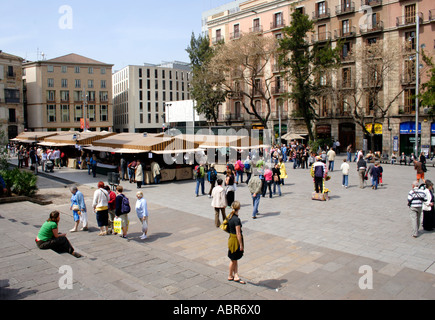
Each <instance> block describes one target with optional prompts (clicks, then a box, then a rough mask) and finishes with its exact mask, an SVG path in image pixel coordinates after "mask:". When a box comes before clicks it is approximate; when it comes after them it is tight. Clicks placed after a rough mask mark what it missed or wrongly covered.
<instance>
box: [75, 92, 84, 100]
mask: <svg viewBox="0 0 435 320" xmlns="http://www.w3.org/2000/svg"><path fill="white" fill-rule="evenodd" d="M73 98H74V101H76V102H79V101H83V94H82V92H81V91H74V97H73Z"/></svg>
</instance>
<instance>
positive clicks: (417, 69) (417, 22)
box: [414, 12, 420, 158]
mask: <svg viewBox="0 0 435 320" xmlns="http://www.w3.org/2000/svg"><path fill="white" fill-rule="evenodd" d="M415 29H416V30H415V33H416V35H415V37H416V38H415V40H416V44H415V45H416V50H415V146H414V151H415V157H416V158H417V157H418V127H419V126H418V109H419V101H418V95H419V80H420V79H419V78H420V62H419V61H420V60H419V50H420V43H419V33H420V17H419V16H418V12H416V13H415Z"/></svg>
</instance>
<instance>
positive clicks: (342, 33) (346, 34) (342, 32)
mask: <svg viewBox="0 0 435 320" xmlns="http://www.w3.org/2000/svg"><path fill="white" fill-rule="evenodd" d="M334 36H335V39H337V38H350V37H355V36H356V28H355V27H349V28H347V29H338V30H335V31H334Z"/></svg>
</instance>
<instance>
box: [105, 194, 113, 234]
mask: <svg viewBox="0 0 435 320" xmlns="http://www.w3.org/2000/svg"><path fill="white" fill-rule="evenodd" d="M104 190H106V191H107V193H108V194H109V210H108V213H109V230H108V234H112V233H114V231H113V222H114V221H115V217H116V212H115V211H116V193H115V192H113V191H112V190H110V186H104Z"/></svg>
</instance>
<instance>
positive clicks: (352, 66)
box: [207, 0, 435, 155]
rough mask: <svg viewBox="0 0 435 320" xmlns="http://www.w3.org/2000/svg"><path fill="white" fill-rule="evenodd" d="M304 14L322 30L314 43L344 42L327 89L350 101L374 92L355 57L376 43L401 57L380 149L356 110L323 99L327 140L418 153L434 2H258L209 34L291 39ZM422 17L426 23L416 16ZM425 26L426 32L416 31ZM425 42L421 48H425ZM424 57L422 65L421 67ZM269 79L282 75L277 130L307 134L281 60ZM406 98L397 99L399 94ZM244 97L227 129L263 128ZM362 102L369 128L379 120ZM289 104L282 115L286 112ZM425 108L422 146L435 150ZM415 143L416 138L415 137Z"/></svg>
mask: <svg viewBox="0 0 435 320" xmlns="http://www.w3.org/2000/svg"><path fill="white" fill-rule="evenodd" d="M294 10H300V11H301V12H303V13H304V14H306V15H308V16H309V18H310V19H311V20H312V21H313V22H314V29H313V32H312V33H311V34H309V35H308V38H307V39H306V40H307V42H309V43H310V44H312V45H314V44H315V43H319V44H322V43H326V42H327V40H331V41H332V46H333V47H335V46H336V45H337V43H338V42H339V41H341V42H342V43H343V48H342V50H341V52H340V56H341V65H340V68H339V69H338V70H337V71H336V72H335V74H333V75H326V74H325V77H324V78H322V81H324V82H325V85H331V86H333V87H334V88H335V91H336V92H339V93H340V94H341V96H342V97H344V96H345V95H346V94H345V92H346V90H350V89H353V88H354V87H355V86H360V87H362V88H364V86H367V78H368V77H369V76H368V75H367V72H365V70H364V67H363V65H362V61H361V60H358V58H357V57H356V56H355V55H353V54H352V53H354V52H355V49H356V48H358V47H361V46H365V45H370V44H373V43H381V44H383V50H385V52H388V51H393V50H394V51H395V52H397V61H396V64H395V67H394V68H393V69H392V70H391V72H390V75H389V76H388V79H387V78H385V79H384V80H383V83H382V85H381V90H380V92H379V99H380V101H382V102H383V103H384V104H387V103H388V102H389V101H392V100H394V102H393V103H392V104H391V107H390V108H389V111H388V113H387V115H386V116H385V117H384V118H383V120H382V121H381V122H380V123H377V130H376V132H377V135H376V137H375V145H374V146H371V145H367V142H368V140H369V139H368V137H365V136H364V134H363V130H362V128H361V127H360V126H359V125H357V124H356V123H355V121H354V119H353V118H352V117H351V116H350V110H349V104H348V103H347V101H346V100H345V99H346V98H343V99H338V101H337V99H336V98H335V97H332V95H330V94H329V95H328V94H326V95H325V96H322V97H317V108H318V109H317V113H318V115H319V117H320V119H319V120H318V121H316V122H315V123H314V127H315V129H316V134H317V136H318V137H320V138H331V139H332V140H338V141H340V143H341V145H342V146H347V145H349V144H352V145H353V146H354V147H356V148H359V149H362V148H364V147H366V148H368V149H375V150H376V151H381V152H383V153H384V154H391V152H393V151H396V152H398V153H399V152H405V153H406V154H408V155H409V154H410V153H412V152H414V150H413V144H414V141H415V122H416V117H415V115H416V102H415V97H414V96H415V93H416V73H417V71H416V65H418V64H421V65H422V66H421V68H420V69H419V80H420V84H421V83H424V82H425V81H427V79H428V78H427V74H426V71H428V67H427V66H425V65H424V64H423V63H422V59H421V50H422V48H424V51H425V52H426V53H427V54H428V55H429V56H435V40H434V39H435V5H434V4H433V1H430V0H356V1H351V0H321V1H318V0H302V1H289V0H251V1H246V2H243V3H241V4H240V5H239V10H236V12H235V11H234V10H233V11H232V12H230V11H223V12H221V13H215V14H213V15H212V16H209V17H208V19H207V26H208V35H209V37H210V41H211V43H212V44H215V43H217V42H218V41H221V40H224V41H225V42H228V41H236V40H237V39H238V38H240V37H241V36H242V35H243V34H245V33H251V32H255V33H258V34H259V35H262V36H269V37H275V38H277V39H279V38H281V37H282V36H283V28H284V27H285V26H289V25H290V22H291V14H292V13H293V11H294ZM416 17H418V19H417V18H416ZM417 21H418V23H419V24H418V26H419V28H418V29H419V32H418V36H417V33H416V30H417V24H416V22H417ZM417 40H418V42H419V43H418V44H417ZM417 53H419V57H420V59H419V62H418V63H417V62H416V57H417ZM266 72H268V74H269V75H270V74H273V73H274V74H275V78H276V80H275V85H274V86H273V88H272V94H273V95H274V99H272V101H273V104H272V112H271V119H270V125H269V128H275V130H276V131H277V126H278V123H279V114H280V115H281V116H280V118H281V121H282V123H283V132H287V131H288V132H292V133H297V134H302V135H306V134H307V130H306V128H305V125H304V124H303V122H302V121H301V119H297V118H295V117H293V116H292V114H294V113H293V111H294V110H295V106H294V105H293V103H292V102H290V101H287V100H285V101H282V93H284V92H286V91H288V90H291V84H289V83H285V82H284V81H283V79H282V75H281V73H280V70H279V68H278V67H277V61H276V60H275V61H271V63H270V66H269V68H268V70H267V71H266ZM397 95H398V97H397V98H396V99H394V98H395V97H396V96H397ZM237 99H238V97H237V96H236V97H232V98H229V99H228V100H227V101H226V103H225V104H224V106H223V108H222V111H221V115H220V121H221V123H222V124H225V125H235V124H236V125H242V126H244V127H247V128H248V129H252V128H256V127H258V126H257V125H258V124H257V123H256V122H257V121H256V120H255V119H252V117H250V116H249V115H247V114H244V111H243V110H242V109H241V108H240V101H238V100H237ZM362 104H363V105H364V106H365V107H364V108H366V109H367V110H366V111H367V122H371V120H370V119H371V117H372V115H371V114H370V113H371V112H372V111H371V102H370V101H369V99H368V98H365V97H363V99H362ZM278 106H281V110H280V111H281V112H278ZM426 107H427V106H420V107H419V123H420V126H421V135H420V139H421V140H420V142H419V145H420V146H421V145H423V147H424V148H425V149H426V150H430V151H432V152H433V151H435V123H433V122H432V120H430V119H429V118H428V117H427V116H426V115H425V108H426ZM413 137H414V138H413Z"/></svg>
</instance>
